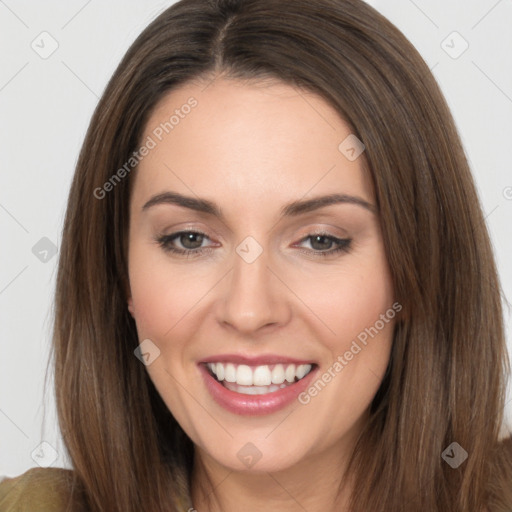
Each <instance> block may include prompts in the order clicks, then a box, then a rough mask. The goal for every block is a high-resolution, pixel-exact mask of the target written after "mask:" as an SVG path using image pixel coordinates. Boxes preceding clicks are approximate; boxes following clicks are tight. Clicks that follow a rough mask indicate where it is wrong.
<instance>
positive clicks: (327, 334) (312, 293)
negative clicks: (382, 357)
mask: <svg viewBox="0 0 512 512" xmlns="http://www.w3.org/2000/svg"><path fill="white" fill-rule="evenodd" d="M313 284H314V286H313ZM299 286H302V289H301V290H300V292H299V293H300V294H301V296H304V297H307V304H308V307H309V308H310V309H311V311H312V312H313V313H314V314H315V316H316V317H317V318H318V319H320V320H321V323H322V324H323V326H324V327H323V328H322V330H321V331H322V333H323V334H322V336H321V339H322V342H323V344H324V345H326V346H327V347H328V348H329V350H330V352H331V354H332V355H333V356H334V355H338V354H340V353H343V352H345V350H348V349H349V348H350V344H351V342H352V340H354V339H357V337H358V336H360V335H361V336H360V338H361V339H364V336H365V333H367V331H366V330H367V329H369V328H371V327H372V326H374V325H375V323H376V322H378V325H377V327H378V330H379V331H382V335H383V336H382V337H384V336H388V337H389V333H388V331H389V330H390V329H389V328H388V326H389V324H391V323H392V319H393V318H394V317H395V313H396V312H395V311H394V310H393V309H392V305H393V302H394V298H393V295H394V294H393V285H392V279H391V276H390V273H389V269H388V265H387V262H386V261H385V258H384V257H383V256H382V254H381V252H377V253H376V254H374V255H369V257H368V258H366V259H360V260H358V261H357V262H355V263H354V264H351V265H347V267H346V268H344V269H342V270H339V269H337V270H336V271H333V272H332V273H331V274H329V275H323V276H321V277H320V278H319V279H316V280H312V279H307V280H306V281H302V284H301V283H297V287H299ZM296 289H298V288H296ZM390 308H391V311H390ZM387 311H389V314H388V315H387V316H386V312H387ZM381 315H385V316H386V319H385V320H386V321H385V324H382V321H381V320H380V319H381ZM372 332H374V331H372ZM319 333H320V331H319ZM379 334H380V333H379Z"/></svg>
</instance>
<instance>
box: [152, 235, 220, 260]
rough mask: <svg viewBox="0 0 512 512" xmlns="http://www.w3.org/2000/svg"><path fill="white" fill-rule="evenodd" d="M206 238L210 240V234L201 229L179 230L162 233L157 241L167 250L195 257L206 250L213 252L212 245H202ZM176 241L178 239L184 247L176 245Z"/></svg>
mask: <svg viewBox="0 0 512 512" xmlns="http://www.w3.org/2000/svg"><path fill="white" fill-rule="evenodd" d="M205 239H208V240H209V238H208V236H207V235H205V234H204V233H201V232H200V231H178V232H176V233H172V234H170V235H160V236H158V237H157V238H156V241H157V242H158V244H159V245H160V246H161V247H162V249H163V250H164V251H166V252H171V253H174V254H182V255H186V256H187V257H194V256H198V255H201V254H203V253H205V252H211V250H212V248H211V247H201V245H202V242H203V241H204V240H205ZM175 241H178V242H179V243H180V244H181V245H182V246H183V248H180V247H176V246H175V245H174V242H175Z"/></svg>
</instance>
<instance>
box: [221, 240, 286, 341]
mask: <svg viewBox="0 0 512 512" xmlns="http://www.w3.org/2000/svg"><path fill="white" fill-rule="evenodd" d="M269 263H270V265H269ZM271 266H272V263H271V262H269V258H268V251H267V250H266V249H265V250H263V252H262V253H261V254H260V255H259V256H258V257H257V258H256V259H255V260H254V261H252V262H250V260H246V259H244V258H243V257H241V256H240V255H239V254H238V253H235V255H234V258H233V268H232V270H231V272H229V274H228V276H226V281H225V283H224V287H223V289H222V297H221V299H220V300H219V308H218V314H217V316H218V321H219V322H220V323H221V324H223V325H224V326H229V327H230V328H232V329H234V330H236V331H237V332H238V333H240V334H243V335H246V336H247V335H252V334H257V333H258V332H259V331H261V330H263V329H268V328H271V327H274V328H277V327H281V326H283V325H285V324H286V323H287V322H288V321H289V319H290V316H291V315H290V305H289V303H288V300H289V296H288V295H289V294H290V291H289V290H288V288H287V287H286V285H285V283H284V282H283V281H285V280H284V279H283V276H279V272H278V271H276V269H274V268H270V267H271Z"/></svg>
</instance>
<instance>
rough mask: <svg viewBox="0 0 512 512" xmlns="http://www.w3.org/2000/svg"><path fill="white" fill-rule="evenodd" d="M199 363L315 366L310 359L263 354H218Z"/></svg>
mask: <svg viewBox="0 0 512 512" xmlns="http://www.w3.org/2000/svg"><path fill="white" fill-rule="evenodd" d="M201 363H233V364H245V365H247V366H261V365H265V364H296V365H299V364H315V363H314V362H313V361H311V360H310V359H296V358H294V357H289V356H280V355H277V354H265V355H260V356H246V355H241V354H218V355H215V356H211V357H207V358H206V359H202V360H201Z"/></svg>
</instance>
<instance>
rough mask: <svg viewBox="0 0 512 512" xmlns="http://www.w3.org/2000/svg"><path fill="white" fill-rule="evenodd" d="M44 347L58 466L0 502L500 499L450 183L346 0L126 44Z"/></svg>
mask: <svg viewBox="0 0 512 512" xmlns="http://www.w3.org/2000/svg"><path fill="white" fill-rule="evenodd" d="M54 350H55V381H56V382H55V384H56V391H57V405H58V413H59V421H60V426H61V430H62V434H63V438H64V440H65V443H66V446H67V449H68V451H69V455H70V458H71V461H72V464H73V471H66V470H58V469H53V470H31V471H29V472H27V473H25V474H24V475H22V476H20V477H18V478H17V479H11V480H7V481H5V482H4V483H3V484H1V486H0V489H2V493H3V499H4V503H7V504H10V505H11V508H9V505H7V508H6V510H18V508H16V507H19V509H22V510H32V508H31V506H32V507H33V506H34V504H35V503H37V504H38V507H43V505H42V503H43V500H46V499H48V500H49V502H48V507H50V508H49V510H73V511H75V510H80V509H83V510H92V511H116V510H122V511H140V510H144V511H164V510H180V511H181V510H189V511H191V510H198V511H202V510H209V511H220V510H222V511H225V512H229V511H232V510H245V511H251V510H259V509H261V508H262V507H263V506H264V507H265V509H267V510H280V511H281V510H308V511H316V510H323V511H325V510H329V511H334V510H343V511H351V512H355V511H358V512H359V511H366V510H374V511H377V510H382V511H390V510H392V511H408V512H410V511H416V510H418V511H419V510H421V511H425V510H427V511H471V512H473V511H484V510H485V511H489V512H494V511H510V510H512V493H511V483H512V462H511V461H512V456H511V450H512V447H511V441H510V438H509V437H508V435H509V434H507V435H506V436H504V435H503V433H502V434H501V435H500V427H501V424H502V415H503V407H504V389H505V383H506V379H507V375H508V373H507V372H508V360H507V355H506V345H505V340H504V333H503V318H502V310H501V302H500V288H499V283H498V279H497V274H496V269H495V264H494V261H493V256H492V252H491V246H490V243H489V238H488V235H487V231H486V227H485V223H484V219H483V215H482V211H481V208H480V206H479V203H478V198H477V195H476V192H475V187H474V184H473V181H472V178H471V174H470V171H469V168H468V164H467V161H466V159H465V156H464V152H463V148H462V146H461V142H460V139H459V137H458V134H457V131H456V129H455V126H454V123H453V120H452V117H451V115H450V112H449V110H448V108H447V106H446V103H445V101H444V99H443V97H442V95H441V93H440V91H439V88H438V86H437V84H436V82H435V80H434V78H433V77H432V75H431V73H430V71H429V69H428V67H427V66H426V65H425V63H424V62H423V60H422V59H421V57H420V56H419V55H418V53H417V52H416V51H415V49H414V48H413V47H412V45H411V44H410V43H409V42H408V41H407V40H406V39H405V38H404V36H403V35H402V34H401V33H400V32H399V31H398V30H397V29H396V28H395V27H394V26H392V25H391V24H390V23H389V22H388V21H387V20H386V19H384V18H383V17H382V16H381V15H379V14H378V13H377V12H376V11H375V10H374V9H372V8H371V7H369V6H368V5H366V4H365V3H363V2H360V1H357V0H322V1H317V2H308V1H306V0H293V1H291V0H285V1H283V0H280V1H277V0H247V1H242V0H216V1H211V2H206V1H204V0H182V1H180V2H178V3H176V4H175V5H173V6H172V7H171V8H169V9H167V10H166V11H165V12H164V13H162V14H161V15H160V16H159V17H158V18H157V19H156V20H155V21H154V22H153V23H151V25H150V26H149V27H148V28H147V29H146V30H145V31H144V32H143V33H142V34H141V35H140V36H139V38H138V39H137V40H136V41H135V43H134V44H133V45H132V47H131V48H130V49H129V51H128V52H127V54H126V56H125V57H124V59H123V61H122V62H121V64H120V66H119V68H118V69H117V71H116V72H115V74H114V76H113V78H112V79H111V81H110V83H109V84H108V87H107V89H106V91H105V93H104V94H103V97H102V99H101V101H100V103H99V105H98V107H97V109H96V112H95V114H94V116H93V119H92V121H91V126H90V129H89V131H88V133H87V136H86V140H85V142H84V146H83V148H82V151H81V154H80V158H79V162H78V165H77V169H76V172H75V177H74V180H73V184H72V188H71V192H70V196H69V202H68V210H67V215H66V220H65V226H64V233H63V241H62V245H61V255H60V262H59V273H58V282H57V292H56V317H55V330H54ZM503 437H506V439H502V438H503ZM500 439H501V440H500ZM49 489H51V490H50V491H49ZM0 496H2V494H0ZM0 503H1V502H0ZM23 506H25V508H22V507H23Z"/></svg>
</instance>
